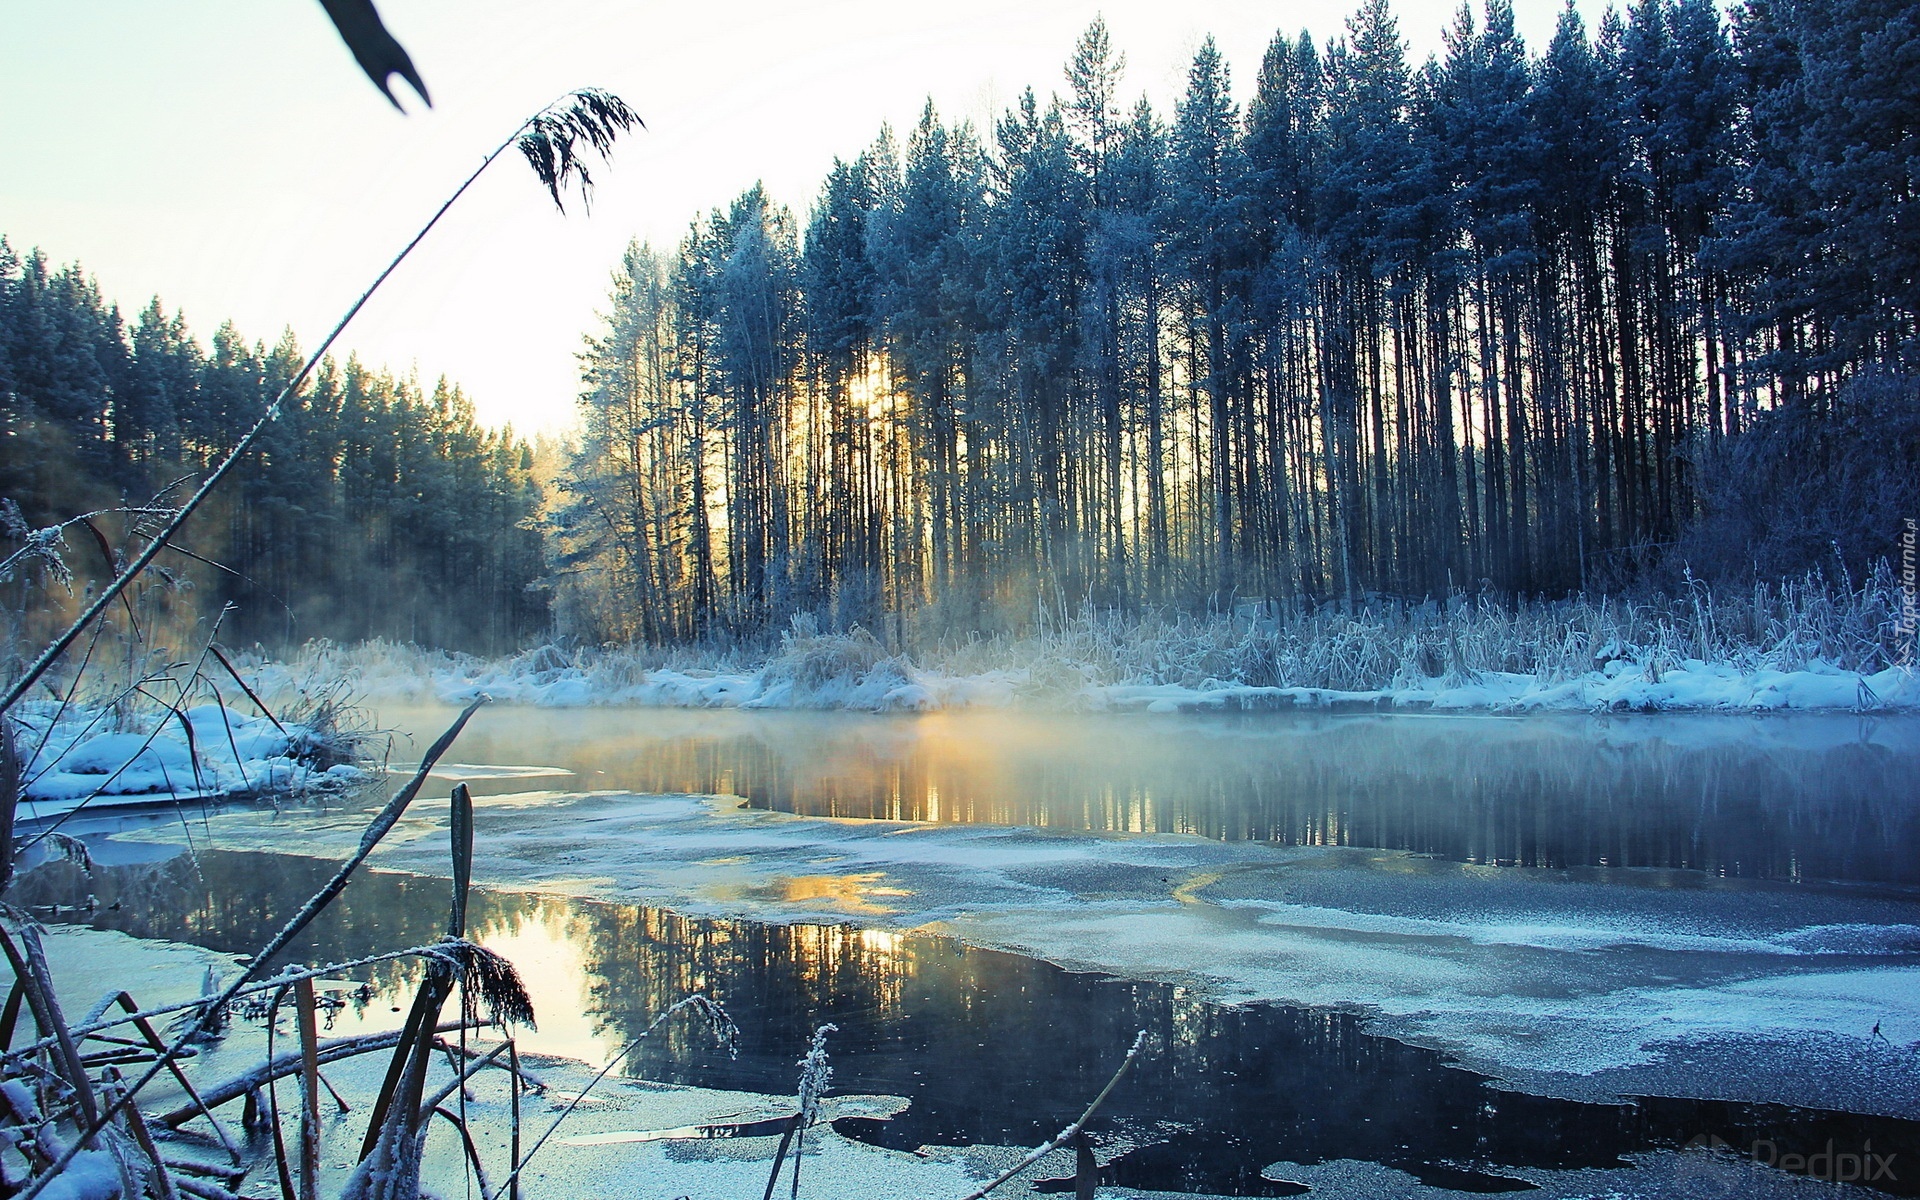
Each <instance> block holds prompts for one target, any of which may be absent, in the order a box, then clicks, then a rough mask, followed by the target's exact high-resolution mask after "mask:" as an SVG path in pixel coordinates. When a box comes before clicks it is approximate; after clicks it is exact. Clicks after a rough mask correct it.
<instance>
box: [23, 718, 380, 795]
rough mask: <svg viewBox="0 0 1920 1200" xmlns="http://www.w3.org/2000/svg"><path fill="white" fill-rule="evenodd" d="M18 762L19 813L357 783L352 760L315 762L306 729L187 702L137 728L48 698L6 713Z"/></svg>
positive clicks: (312, 737) (314, 740) (315, 744)
mask: <svg viewBox="0 0 1920 1200" xmlns="http://www.w3.org/2000/svg"><path fill="white" fill-rule="evenodd" d="M11 715H12V716H13V718H14V719H15V720H16V721H17V722H18V725H19V728H18V729H17V731H16V735H15V736H16V739H17V744H18V746H19V747H20V749H21V750H22V751H23V758H24V759H25V760H26V766H25V770H24V772H23V774H22V778H23V781H24V783H25V788H24V793H25V795H24V798H23V800H22V802H21V806H20V817H21V819H27V820H31V819H36V818H45V817H51V816H58V815H60V814H62V813H66V812H70V811H72V810H73V809H75V808H78V807H80V806H81V805H82V804H85V805H87V807H89V808H104V807H108V806H111V805H114V804H125V803H129V802H141V803H144V802H150V801H155V800H166V799H192V798H199V797H217V796H228V795H248V794H258V793H263V792H273V791H283V790H299V789H307V788H316V787H317V788H329V789H338V788H343V787H345V786H347V785H350V784H353V783H357V782H359V781H360V780H361V779H362V778H363V777H364V776H363V772H362V771H361V770H360V769H359V768H357V767H354V766H352V765H349V764H345V763H334V764H333V765H322V763H321V762H320V761H318V759H319V758H321V757H324V756H319V755H317V754H316V751H317V750H318V749H319V739H318V737H317V735H316V734H315V732H314V731H313V730H311V729H309V728H307V727H306V726H304V725H298V724H285V725H282V724H279V723H276V722H275V721H273V720H270V719H268V718H266V717H249V716H247V715H245V714H244V713H240V712H236V711H234V710H233V709H231V708H226V707H223V706H221V705H218V704H203V705H200V706H198V707H196V708H189V709H187V710H185V712H184V713H182V714H180V715H179V716H178V717H174V716H171V715H169V716H168V717H167V718H166V720H165V721H164V722H163V723H161V724H159V725H157V726H150V727H147V728H145V729H141V730H138V731H129V730H125V729H121V728H118V726H119V725H121V724H122V722H121V721H119V720H117V719H116V717H115V715H114V713H113V712H112V710H110V709H97V708H88V707H84V706H79V705H57V704H53V703H47V702H39V703H32V704H23V705H21V706H20V708H19V709H18V710H16V712H15V713H14V714H11Z"/></svg>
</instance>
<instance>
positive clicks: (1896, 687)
mask: <svg viewBox="0 0 1920 1200" xmlns="http://www.w3.org/2000/svg"><path fill="white" fill-rule="evenodd" d="M1899 612H1900V603H1899V589H1898V586H1897V583H1896V581H1895V580H1894V579H1893V577H1892V576H1891V575H1890V574H1889V573H1887V572H1885V571H1882V572H1879V573H1877V574H1875V575H1874V576H1873V577H1872V578H1870V579H1869V580H1867V581H1866V583H1865V584H1864V585H1862V586H1860V587H1858V588H1856V589H1852V590H1846V589H1840V588H1835V587H1832V586H1830V585H1828V584H1825V583H1823V582H1820V581H1818V580H1814V579H1808V580H1801V581H1789V582H1786V583H1783V584H1778V585H1767V584H1760V585H1756V586H1755V587H1753V588H1752V589H1751V590H1750V591H1742V592H1728V591H1712V590H1710V589H1708V588H1707V587H1705V585H1702V584H1698V583H1694V584H1692V585H1691V586H1690V587H1689V588H1688V589H1687V590H1686V591H1685V592H1683V593H1682V594H1680V595H1678V596H1672V597H1666V596H1661V597H1650V598H1643V599H1630V600H1619V599H1613V598H1608V597H1602V598H1599V599H1574V600H1565V601H1552V602H1547V601H1523V602H1520V603H1518V604H1503V603H1497V602H1494V601H1492V600H1490V599H1486V598H1480V597H1470V596H1465V595H1455V596H1452V597H1450V598H1448V599H1447V600H1445V601H1425V602H1422V603H1410V602H1406V601H1402V600H1394V599H1373V600H1368V601H1366V602H1364V603H1359V604H1355V605H1344V606H1343V605H1332V604H1329V605H1322V606H1319V607H1317V608H1305V607H1295V608H1290V607H1287V606H1285V605H1270V604H1264V603H1252V604H1248V605H1245V606H1242V607H1241V608H1240V609H1239V610H1236V611H1235V612H1234V613H1232V614H1230V615H1229V614H1211V615H1203V616H1194V615H1190V614H1180V613H1164V612H1154V611H1148V612H1135V613H1128V612H1120V611H1116V610H1110V609H1098V608H1093V607H1087V608H1084V609H1082V610H1081V611H1079V612H1077V613H1073V614H1069V615H1066V616H1060V615H1057V614H1047V613H1042V614H1040V615H1039V616H1038V617H1037V618H1036V620H1035V622H1034V623H1033V625H1032V627H1031V628H1029V629H1028V630H1026V631H1024V632H1020V633H1010V634H1000V635H995V636H990V637H981V636H972V637H969V638H967V639H966V640H964V641H961V640H956V639H953V638H949V637H939V636H933V635H927V636H920V637H917V638H915V637H911V636H909V637H907V638H906V639H904V641H903V642H901V643H900V644H896V643H894V642H891V641H883V640H882V639H881V638H879V637H877V636H875V635H874V634H873V633H871V632H869V631H867V630H865V629H862V628H860V627H858V626H855V627H853V628H851V629H849V630H847V631H846V632H825V631H822V630H821V629H820V627H819V624H818V622H817V621H816V619H815V618H814V617H812V616H810V615H805V614H803V615H801V616H798V617H796V618H795V619H794V620H793V621H792V623H791V624H790V626H789V627H788V628H787V629H786V630H785V631H784V632H783V633H782V634H781V635H780V637H779V639H778V641H777V642H776V643H773V644H770V645H768V646H767V647H766V648H765V649H764V650H763V651H762V652H761V653H760V654H758V655H754V654H751V653H749V652H748V651H746V650H743V649H742V647H741V646H739V645H737V644H736V645H729V646H726V647H700V646H692V647H671V648H661V647H646V646H632V647H564V646H558V645H546V646H541V647H538V648H536V649H533V650H528V651H525V652H523V653H521V654H518V655H515V656H512V657H510V658H506V659H498V660H486V659H480V658H474V657H471V656H466V655H459V654H452V653H448V652H445V651H436V650H425V649H420V648H417V647H412V646H402V645H396V644H393V643H386V642H370V643H365V644H362V645H358V646H340V645H335V644H332V643H315V644H313V645H310V646H309V647H308V648H307V649H306V650H305V651H304V652H303V654H302V655H301V656H300V657H299V658H298V659H296V663H295V666H294V667H291V668H290V667H284V666H282V667H274V666H273V665H271V664H261V665H260V669H261V670H262V671H266V672H272V671H275V670H278V671H282V672H288V673H292V672H294V671H299V672H304V673H305V674H307V675H310V676H325V675H328V674H329V673H332V674H335V675H337V676H338V677H341V678H348V679H351V680H352V681H353V686H355V687H356V688H358V689H360V690H361V691H363V692H364V693H365V694H366V695H368V696H369V697H374V698H396V699H409V700H439V701H453V702H458V701H462V700H465V699H469V698H471V697H472V696H474V695H477V694H479V693H482V692H484V693H487V694H490V695H492V696H493V697H494V698H495V699H497V700H502V701H506V702H510V703H523V704H535V705H542V706H549V707H575V706H583V705H643V706H644V705H653V706H666V707H687V708H736V707H737V708H822V709H854V710H862V711H875V712H886V711H919V710H929V709H941V708H965V707H993V708H1004V707H1032V708H1046V709H1078V710H1102V709H1108V710H1114V709H1117V710H1142V709H1144V710H1149V711H1172V710H1191V709H1206V708H1230V709H1242V708H1245V709H1258V708H1288V707H1296V706H1298V707H1354V708H1431V709H1436V710H1453V711H1461V710H1468V711H1471V710H1481V711H1524V710H1531V709H1558V710H1574V711H1590V710H1603V711H1608V710H1611V711H1640V710H1645V711H1667V710H1690V709H1692V710H1697V709H1717V710H1782V709H1827V710H1899V709H1913V708H1920V681H1916V679H1915V678H1914V675H1913V672H1912V670H1911V668H1910V667H1907V666H1902V665H1897V660H1898V654H1899V650H1898V635H1897V629H1896V626H1897V621H1898V615H1899ZM909 625H911V622H909Z"/></svg>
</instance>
